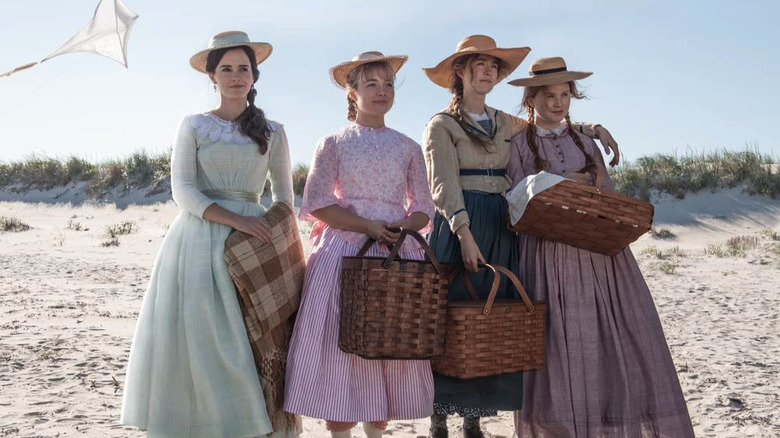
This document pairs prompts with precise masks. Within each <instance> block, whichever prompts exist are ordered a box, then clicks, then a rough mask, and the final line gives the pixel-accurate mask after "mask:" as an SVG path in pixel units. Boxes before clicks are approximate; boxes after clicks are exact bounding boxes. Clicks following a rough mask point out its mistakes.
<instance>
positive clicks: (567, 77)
mask: <svg viewBox="0 0 780 438" xmlns="http://www.w3.org/2000/svg"><path fill="white" fill-rule="evenodd" d="M590 74H591V73H589V72H576V71H568V70H567V69H566V63H565V62H564V60H563V59H562V58H557V57H556V58H542V59H539V60H537V61H535V62H534V63H533V64H532V65H531V74H530V77H529V78H523V79H517V80H514V81H511V82H509V83H510V84H512V85H517V86H524V87H525V92H524V94H523V100H522V104H523V106H524V108H525V109H526V111H527V112H528V122H529V128H528V129H527V131H526V132H523V133H521V134H519V135H517V136H515V137H514V138H513V140H512V150H511V159H510V161H509V165H508V167H507V170H508V172H509V176H510V178H512V181H513V186H514V185H517V184H521V183H522V180H523V178H525V177H526V176H529V175H533V174H536V173H538V172H540V171H542V170H544V171H547V172H550V173H554V174H558V175H562V176H564V177H567V178H570V179H573V180H575V181H577V182H580V183H584V184H590V185H595V183H596V178H595V176H594V175H596V174H600V177H599V181H601V179H602V178H603V186H602V188H603V189H605V190H614V187H613V185H612V181H611V180H610V178H609V176H608V175H607V173H606V169H605V166H604V161H603V159H602V157H601V154H600V152H599V150H598V149H597V148H596V145H595V143H594V142H593V140H591V139H590V138H589V137H586V136H584V135H580V134H579V133H578V132H576V130H574V129H572V127H571V124H570V122H569V104H570V102H571V99H572V98H575V99H580V98H582V95H581V94H580V92H579V91H578V89H577V85H576V83H575V82H574V81H575V80H577V79H582V78H585V77H587V76H590ZM588 166H589V167H590V168H591V169H592V168H596V169H598V170H597V172H593V173H590V172H586V171H584V170H583V169H584V168H586V167H588ZM518 245H519V250H520V260H521V268H520V275H519V277H520V280H521V282H522V283H523V285H524V286H525V288H526V289H527V290H528V292H529V293H531V294H533V296H534V297H535V298H536V299H538V300H543V301H546V302H547V309H548V316H547V327H546V330H547V334H546V335H547V339H546V342H547V345H546V358H545V361H546V363H545V366H544V368H542V369H540V370H538V371H531V372H526V373H525V376H524V382H523V391H524V395H523V407H522V409H521V410H518V411H516V412H515V426H516V430H517V435H518V437H537V438H553V437H555V438H561V437H588V438H596V437H598V438H606V437H669V438H685V437H693V436H694V435H693V428H692V426H691V421H690V418H689V416H688V409H687V407H686V405H685V399H684V398H683V394H682V390H681V389H680V383H679V381H678V380H677V373H676V371H675V368H674V363H672V357H671V354H670V353H669V348H668V347H667V345H666V339H665V338H664V333H663V329H662V327H661V322H660V320H659V318H658V313H657V312H656V309H655V305H654V304H653V298H652V296H651V294H650V290H649V289H648V287H647V284H646V283H645V281H644V278H643V277H642V273H641V272H640V270H639V267H638V266H637V263H636V260H634V256H633V255H632V253H631V250H630V249H629V248H625V249H624V250H623V251H621V252H620V253H618V254H617V255H615V256H607V255H602V254H598V253H594V252H590V251H587V250H584V249H578V248H575V247H573V246H569V245H566V244H563V243H555V242H552V241H548V240H545V239H541V238H537V237H532V236H527V235H519V236H518Z"/></svg>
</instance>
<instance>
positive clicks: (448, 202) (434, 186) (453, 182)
mask: <svg viewBox="0 0 780 438" xmlns="http://www.w3.org/2000/svg"><path fill="white" fill-rule="evenodd" d="M446 117H447V116H438V115H437V116H434V117H433V118H432V119H431V120H430V121H429V122H428V125H427V126H426V127H425V132H424V133H423V147H424V148H425V163H426V164H427V166H428V183H429V184H430V189H431V195H432V196H433V204H434V206H435V207H436V210H437V211H438V212H439V213H440V214H441V215H442V216H444V218H446V219H447V222H448V223H449V224H450V230H452V232H453V233H454V232H455V230H457V229H458V228H459V227H460V226H461V225H463V224H468V223H469V215H468V212H466V204H465V203H464V201H463V191H462V189H461V185H460V165H459V161H458V150H457V149H456V147H455V143H454V141H453V138H452V134H451V133H450V131H449V130H448V129H447V126H446V125H445V123H446V120H445V118H446Z"/></svg>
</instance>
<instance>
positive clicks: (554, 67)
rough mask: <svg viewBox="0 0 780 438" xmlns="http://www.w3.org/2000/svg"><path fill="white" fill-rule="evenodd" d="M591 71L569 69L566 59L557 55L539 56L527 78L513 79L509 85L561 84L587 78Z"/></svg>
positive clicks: (536, 85) (537, 85)
mask: <svg viewBox="0 0 780 438" xmlns="http://www.w3.org/2000/svg"><path fill="white" fill-rule="evenodd" d="M592 74H593V73H591V72H589V71H570V70H568V69H567V68H566V61H564V60H563V58H561V57H559V56H555V57H552V58H539V59H537V60H536V61H534V62H533V63H532V64H531V68H530V70H529V71H528V77H527V78H520V79H514V80H511V81H509V85H514V86H516V87H539V86H543V85H552V84H561V83H564V82H570V81H576V80H578V79H583V78H587V77H588V76H590V75H592Z"/></svg>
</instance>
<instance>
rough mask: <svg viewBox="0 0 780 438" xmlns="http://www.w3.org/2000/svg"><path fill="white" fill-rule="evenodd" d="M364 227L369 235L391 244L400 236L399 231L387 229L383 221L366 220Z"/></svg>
mask: <svg viewBox="0 0 780 438" xmlns="http://www.w3.org/2000/svg"><path fill="white" fill-rule="evenodd" d="M365 228H366V234H368V236H369V237H371V238H372V239H374V240H377V241H379V242H382V243H390V244H393V243H395V241H396V240H398V238H399V237H400V236H401V233H400V232H395V231H391V230H389V229H388V224H387V222H385V221H376V220H366V224H365Z"/></svg>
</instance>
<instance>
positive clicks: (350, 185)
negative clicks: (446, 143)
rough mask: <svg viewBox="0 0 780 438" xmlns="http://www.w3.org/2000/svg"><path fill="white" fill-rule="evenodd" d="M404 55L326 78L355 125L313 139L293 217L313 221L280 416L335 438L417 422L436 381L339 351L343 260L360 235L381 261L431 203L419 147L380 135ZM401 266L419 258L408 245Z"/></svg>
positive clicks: (361, 59) (420, 371)
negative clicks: (312, 421)
mask: <svg viewBox="0 0 780 438" xmlns="http://www.w3.org/2000/svg"><path fill="white" fill-rule="evenodd" d="M406 59H407V57H406V56H384V55H382V54H381V53H379V52H366V53H363V54H361V55H359V56H357V57H355V58H354V59H353V60H352V61H349V62H345V63H342V64H339V65H337V66H336V67H334V68H332V69H331V78H332V79H333V81H334V82H335V83H336V84H337V85H338V86H340V87H341V88H345V89H346V90H347V101H348V105H349V106H348V113H347V118H348V119H349V120H350V121H354V122H355V123H354V124H352V125H349V126H347V127H345V128H342V129H340V130H339V131H337V132H336V133H334V134H331V135H328V136H325V137H324V138H322V140H320V142H319V144H318V146H317V150H316V152H315V153H314V159H313V163H312V167H311V170H310V172H309V177H308V179H307V181H306V189H305V191H304V195H303V203H302V205H301V210H300V212H299V217H300V219H302V220H306V221H315V222H316V223H315V225H314V227H313V229H312V233H311V239H312V253H311V256H310V257H309V261H308V264H307V269H306V277H305V280H304V285H303V296H302V301H301V307H300V310H299V312H298V317H297V320H296V323H295V329H294V331H293V337H292V341H291V344H290V353H289V355H288V362H287V379H286V392H285V409H286V410H287V411H288V412H293V413H296V414H300V415H306V416H309V417H315V418H321V419H324V420H326V423H325V424H326V427H327V428H328V430H330V432H331V434H332V435H333V436H334V437H349V436H351V435H350V431H351V429H352V428H353V427H354V426H355V425H356V424H357V422H363V429H364V431H365V433H366V436H368V437H369V438H374V437H379V436H381V435H382V431H383V430H384V429H385V428H386V427H387V421H388V420H401V419H413V418H422V417H427V416H429V415H431V411H432V409H433V377H432V375H431V367H430V362H428V361H425V360H365V359H363V358H361V357H359V356H356V355H353V354H347V353H344V352H343V351H341V350H339V348H338V333H339V296H340V282H341V258H342V257H343V256H354V255H356V254H357V252H358V250H359V249H360V247H361V246H362V245H363V243H364V242H365V241H366V239H367V236H370V237H372V238H374V239H376V240H377V241H378V242H377V243H376V244H374V245H373V246H372V247H371V248H370V249H369V251H368V253H367V254H366V255H367V256H383V257H385V256H387V255H388V254H389V251H388V249H387V243H392V242H395V241H396V239H398V237H399V233H396V232H394V231H391V228H397V227H403V228H408V229H412V230H416V231H421V230H422V231H425V230H427V229H428V228H429V226H428V224H429V220H430V218H431V217H432V216H433V201H432V199H431V194H430V191H429V189H428V183H427V180H426V176H425V162H424V160H423V154H422V149H421V148H420V145H419V144H417V143H416V142H414V141H413V140H411V139H410V138H409V137H407V136H405V135H404V134H401V133H400V132H398V131H395V130H393V129H390V128H388V127H386V126H385V119H384V118H385V114H386V113H387V112H388V111H390V108H392V106H393V98H394V94H395V91H394V85H395V74H396V72H397V71H398V69H400V68H401V66H402V65H403V64H404V63H405V62H406ZM400 255H401V257H402V258H405V259H422V258H423V251H422V250H421V249H420V247H419V244H418V243H417V242H415V241H414V240H412V239H408V240H407V241H405V242H404V243H403V246H402V247H401V251H400Z"/></svg>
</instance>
